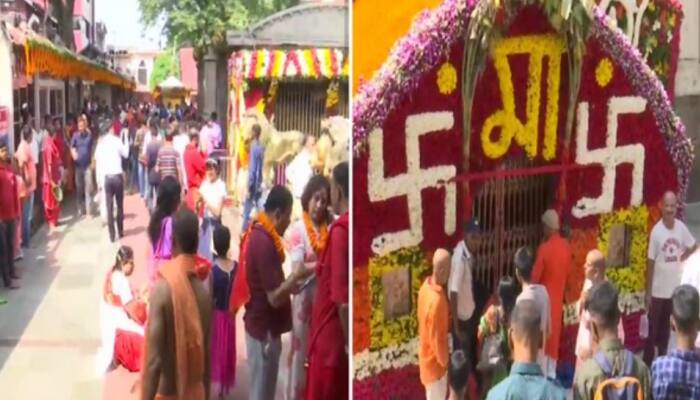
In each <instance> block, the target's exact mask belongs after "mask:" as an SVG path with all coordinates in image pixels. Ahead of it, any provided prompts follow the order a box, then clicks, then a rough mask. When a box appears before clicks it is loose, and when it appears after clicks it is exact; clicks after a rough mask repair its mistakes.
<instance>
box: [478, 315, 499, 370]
mask: <svg viewBox="0 0 700 400" xmlns="http://www.w3.org/2000/svg"><path fill="white" fill-rule="evenodd" d="M500 325H501V321H500V316H499V317H498V320H497V322H496V329H495V331H494V333H492V334H491V335H489V336H487V337H486V338H485V339H484V343H483V344H482V346H481V354H480V357H479V363H478V364H477V365H476V369H477V370H478V371H480V372H492V371H494V370H495V369H497V368H498V367H501V366H503V367H505V366H506V354H505V346H506V343H505V339H504V338H503V335H502V334H501V327H500Z"/></svg>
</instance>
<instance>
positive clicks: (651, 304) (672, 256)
mask: <svg viewBox="0 0 700 400" xmlns="http://www.w3.org/2000/svg"><path fill="white" fill-rule="evenodd" d="M677 209H678V199H677V198H676V195H675V193H673V192H666V193H665V194H664V196H663V199H662V200H661V210H662V212H663V216H662V218H661V220H660V221H659V222H657V223H656V225H654V228H653V229H652V230H651V235H650V236H649V251H648V254H647V258H648V260H647V284H646V306H647V314H648V318H649V337H648V338H647V342H646V347H645V349H644V362H646V363H647V365H651V362H652V360H653V359H654V358H655V356H663V355H666V349H667V347H668V339H669V336H670V333H671V326H670V317H671V312H672V311H673V304H672V302H671V295H672V294H673V290H674V289H675V288H676V287H677V286H678V285H680V283H681V273H682V269H681V262H682V261H685V259H686V258H688V256H689V255H690V254H691V253H692V252H693V251H695V249H696V248H697V243H696V242H695V238H694V237H693V235H691V234H690V231H688V228H687V227H686V226H685V224H684V223H683V222H681V221H680V220H678V219H676V211H677Z"/></svg>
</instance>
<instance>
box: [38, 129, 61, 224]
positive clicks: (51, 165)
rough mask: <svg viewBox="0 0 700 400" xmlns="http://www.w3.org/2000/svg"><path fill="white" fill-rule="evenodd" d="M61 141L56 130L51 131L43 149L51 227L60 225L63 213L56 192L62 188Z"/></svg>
mask: <svg viewBox="0 0 700 400" xmlns="http://www.w3.org/2000/svg"><path fill="white" fill-rule="evenodd" d="M60 140H61V139H60V135H57V134H56V130H49V131H48V136H46V138H44V148H43V149H42V153H43V154H42V157H43V161H44V164H43V167H42V182H43V192H42V193H43V199H44V214H45V216H46V221H47V222H48V224H49V226H50V227H55V226H56V225H58V217H59V215H60V212H61V204H60V203H59V202H58V200H57V199H56V195H55V192H54V188H56V187H60V186H61V173H62V171H61V169H62V168H63V161H62V156H61V149H62V146H61V141H60Z"/></svg>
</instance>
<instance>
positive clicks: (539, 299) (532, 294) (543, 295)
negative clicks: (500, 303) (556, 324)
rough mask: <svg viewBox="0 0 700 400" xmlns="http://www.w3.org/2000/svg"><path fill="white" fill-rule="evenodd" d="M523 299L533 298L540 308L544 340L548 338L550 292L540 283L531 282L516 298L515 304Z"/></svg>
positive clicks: (549, 329) (549, 327) (549, 328)
mask: <svg viewBox="0 0 700 400" xmlns="http://www.w3.org/2000/svg"><path fill="white" fill-rule="evenodd" d="M523 300H532V301H534V302H535V304H536V305H537V309H539V310H540V328H541V330H542V340H547V337H548V336H549V333H550V331H551V326H550V325H551V324H550V321H549V319H550V313H551V310H550V308H549V307H550V306H549V294H548V293H547V289H546V288H545V287H544V286H542V285H538V284H535V283H533V284H530V285H527V286H526V287H524V288H523V291H522V292H521V293H520V295H518V298H517V299H516V300H515V304H518V303H519V302H521V301H523Z"/></svg>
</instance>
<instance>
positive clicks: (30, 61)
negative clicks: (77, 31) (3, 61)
mask: <svg viewBox="0 0 700 400" xmlns="http://www.w3.org/2000/svg"><path fill="white" fill-rule="evenodd" d="M24 49H25V57H26V61H27V75H28V76H33V75H36V74H45V75H48V76H51V77H54V78H58V79H71V78H76V79H82V80H89V81H95V82H102V83H106V84H109V85H112V86H119V87H123V88H125V89H129V90H133V89H134V88H135V87H136V83H135V82H134V81H133V79H131V78H128V77H125V76H123V75H120V74H118V73H117V72H115V71H112V70H110V69H109V68H107V67H105V66H103V65H100V64H98V63H96V62H94V61H92V60H90V59H88V58H85V57H83V56H80V55H78V54H75V53H73V52H72V51H70V50H68V49H66V48H65V47H60V46H57V45H55V44H54V43H52V42H51V41H49V40H48V39H44V38H42V37H40V36H35V37H27V38H25V41H24Z"/></svg>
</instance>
